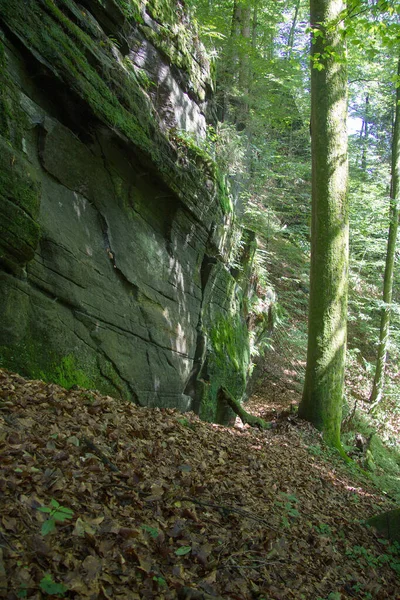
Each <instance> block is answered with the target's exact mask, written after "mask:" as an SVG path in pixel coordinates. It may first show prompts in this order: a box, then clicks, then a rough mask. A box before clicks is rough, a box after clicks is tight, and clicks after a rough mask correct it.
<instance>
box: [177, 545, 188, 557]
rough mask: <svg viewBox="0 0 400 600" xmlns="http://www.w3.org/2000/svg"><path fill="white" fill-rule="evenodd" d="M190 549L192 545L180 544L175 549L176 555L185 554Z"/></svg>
mask: <svg viewBox="0 0 400 600" xmlns="http://www.w3.org/2000/svg"><path fill="white" fill-rule="evenodd" d="M191 551H192V546H181V547H180V548H178V549H177V550H175V554H176V556H186V554H189V552H191Z"/></svg>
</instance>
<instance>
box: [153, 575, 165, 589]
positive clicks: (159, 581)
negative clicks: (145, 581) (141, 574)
mask: <svg viewBox="0 0 400 600" xmlns="http://www.w3.org/2000/svg"><path fill="white" fill-rule="evenodd" d="M153 581H155V582H157V584H158V585H159V586H160V587H167V582H166V581H165V579H164V577H157V576H156V575H154V577H153Z"/></svg>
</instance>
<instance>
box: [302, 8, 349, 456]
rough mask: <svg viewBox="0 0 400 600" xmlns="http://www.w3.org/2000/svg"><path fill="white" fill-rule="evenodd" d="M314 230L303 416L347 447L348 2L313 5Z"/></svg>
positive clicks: (333, 442) (333, 441) (330, 439)
mask: <svg viewBox="0 0 400 600" xmlns="http://www.w3.org/2000/svg"><path fill="white" fill-rule="evenodd" d="M310 7H311V27H312V29H313V39H312V42H313V43H312V69H311V139H312V145H311V148H312V226H311V272H310V304H309V321H308V350H307V368H306V377H305V384H304V391H303V398H302V401H301V403H300V407H299V416H300V417H302V418H303V419H307V420H308V421H311V423H313V424H314V425H315V426H316V427H317V428H318V429H320V430H321V431H322V432H323V435H324V438H325V440H326V441H327V443H329V444H330V445H332V446H336V447H338V448H340V447H341V446H340V422H341V411H342V398H343V382H344V365H345V352H346V321H347V281H348V205H347V170H348V169H347V131H346V113H347V70H346V49H345V42H344V38H343V35H342V34H343V32H342V31H341V28H342V25H341V23H342V21H341V19H340V18H339V15H340V13H341V11H342V10H343V9H344V8H345V4H344V2H342V0H311V3H310Z"/></svg>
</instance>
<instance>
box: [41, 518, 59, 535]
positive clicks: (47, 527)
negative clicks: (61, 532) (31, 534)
mask: <svg viewBox="0 0 400 600" xmlns="http://www.w3.org/2000/svg"><path fill="white" fill-rule="evenodd" d="M55 528H56V522H55V520H54V519H47V521H45V522H44V523H43V525H42V528H41V530H40V531H41V533H42V535H47V534H48V533H51V532H52V531H54V530H55Z"/></svg>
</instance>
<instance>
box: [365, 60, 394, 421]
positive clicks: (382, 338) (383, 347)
mask: <svg viewBox="0 0 400 600" xmlns="http://www.w3.org/2000/svg"><path fill="white" fill-rule="evenodd" d="M397 74H398V75H399V76H400V59H399V62H398V69H397ZM399 198H400V88H399V87H398V88H397V91H396V116H395V121H394V130H393V142H392V184H391V190H390V224H389V237H388V245H387V251H386V263H385V274H384V277H383V307H382V312H381V326H380V332H379V347H378V358H377V361H376V369H375V377H374V383H373V386H372V393H371V397H370V402H372V406H371V408H370V412H371V411H373V410H374V409H375V408H376V407H377V406H378V404H379V403H380V401H381V400H382V395H383V386H384V379H385V366H386V354H387V346H388V341H389V325H390V311H391V302H392V289H393V268H394V261H395V253H396V239H397V229H398V224H399Z"/></svg>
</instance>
